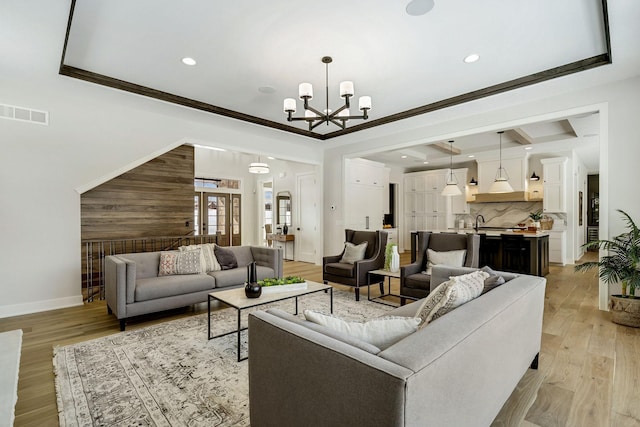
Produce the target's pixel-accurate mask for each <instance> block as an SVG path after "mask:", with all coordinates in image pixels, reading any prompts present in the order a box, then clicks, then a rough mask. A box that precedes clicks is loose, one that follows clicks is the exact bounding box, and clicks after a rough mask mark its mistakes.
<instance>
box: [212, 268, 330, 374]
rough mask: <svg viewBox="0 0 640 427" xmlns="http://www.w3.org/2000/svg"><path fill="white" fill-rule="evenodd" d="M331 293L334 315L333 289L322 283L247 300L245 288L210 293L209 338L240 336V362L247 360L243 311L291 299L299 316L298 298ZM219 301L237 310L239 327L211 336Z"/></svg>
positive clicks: (308, 284)
mask: <svg viewBox="0 0 640 427" xmlns="http://www.w3.org/2000/svg"><path fill="white" fill-rule="evenodd" d="M322 291H324V292H329V304H330V310H331V313H333V287H332V286H330V285H325V284H322V283H317V282H311V281H308V280H307V289H300V290H297V291H289V292H280V293H273V294H269V295H261V296H260V297H258V298H247V296H246V295H245V294H244V288H235V289H229V290H226V291H217V292H211V293H209V298H208V299H207V337H208V339H210V340H212V339H214V338H220V337H224V336H227V335H231V334H238V362H240V361H242V360H246V359H247V358H248V356H247V357H241V355H240V335H241V333H242V331H244V330H246V329H247V328H242V327H241V314H242V310H246V309H248V308H252V307H258V306H261V305H265V304H271V303H274V302H277V301H283V300H287V299H291V298H295V300H296V311H295V314H298V297H301V296H303V295H309V294H314V293H316V292H322ZM213 300H217V301H220V302H222V303H224V304H226V305H228V306H230V307H233V308H235V309H236V313H237V316H238V325H237V328H236V330H235V331H231V332H225V333H222V334H219V335H214V336H211V301H213Z"/></svg>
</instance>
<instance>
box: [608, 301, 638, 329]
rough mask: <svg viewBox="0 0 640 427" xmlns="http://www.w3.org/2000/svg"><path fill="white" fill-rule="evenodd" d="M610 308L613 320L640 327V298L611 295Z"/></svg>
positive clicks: (621, 323) (620, 323)
mask: <svg viewBox="0 0 640 427" xmlns="http://www.w3.org/2000/svg"><path fill="white" fill-rule="evenodd" d="M609 309H610V310H611V321H612V322H614V323H617V324H619V325H625V326H631V327H633V328H640V298H639V297H629V296H627V297H623V296H622V295H611V296H609Z"/></svg>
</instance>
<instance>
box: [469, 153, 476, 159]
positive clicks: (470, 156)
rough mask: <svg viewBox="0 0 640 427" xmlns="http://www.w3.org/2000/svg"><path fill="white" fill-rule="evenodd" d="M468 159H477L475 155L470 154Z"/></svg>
mask: <svg viewBox="0 0 640 427" xmlns="http://www.w3.org/2000/svg"><path fill="white" fill-rule="evenodd" d="M467 157H468V158H470V159H473V158H474V157H475V155H474V154H469V155H468V156H467Z"/></svg>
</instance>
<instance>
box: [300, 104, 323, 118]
mask: <svg viewBox="0 0 640 427" xmlns="http://www.w3.org/2000/svg"><path fill="white" fill-rule="evenodd" d="M305 109H306V110H309V111H311V112H313V113H315V114H316V115H317V116H319V117H320V118H324V117H325V116H326V114H325V113H321V112H320V111H318V110H316V109H315V108H313V107H312V106H311V105H308V106H307V107H306V108H305Z"/></svg>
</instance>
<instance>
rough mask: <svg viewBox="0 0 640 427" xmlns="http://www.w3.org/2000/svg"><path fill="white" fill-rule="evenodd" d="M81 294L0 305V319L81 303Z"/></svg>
mask: <svg viewBox="0 0 640 427" xmlns="http://www.w3.org/2000/svg"><path fill="white" fill-rule="evenodd" d="M82 304H83V302H82V295H76V296H73V297H65V298H56V299H50V300H43V301H33V302H27V303H24V304H14V305H4V306H0V319H2V318H4V317H13V316H21V315H23V314H31V313H39V312H41V311H49V310H57V309H59V308H66V307H75V306H78V305H82Z"/></svg>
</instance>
